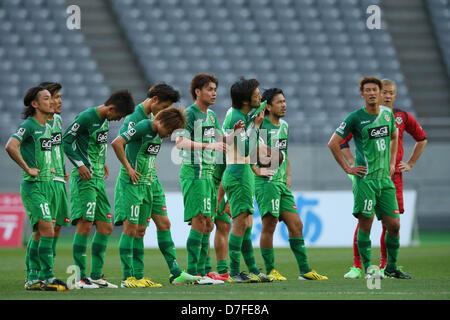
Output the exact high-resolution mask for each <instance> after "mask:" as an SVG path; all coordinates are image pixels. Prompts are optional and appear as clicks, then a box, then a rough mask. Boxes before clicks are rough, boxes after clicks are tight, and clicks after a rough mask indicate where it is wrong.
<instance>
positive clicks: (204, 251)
mask: <svg viewBox="0 0 450 320" xmlns="http://www.w3.org/2000/svg"><path fill="white" fill-rule="evenodd" d="M208 251H209V233H204V234H203V237H202V247H201V249H200V256H199V259H198V265H197V273H199V274H201V275H202V276H206V270H205V265H206V260H207V259H208Z"/></svg>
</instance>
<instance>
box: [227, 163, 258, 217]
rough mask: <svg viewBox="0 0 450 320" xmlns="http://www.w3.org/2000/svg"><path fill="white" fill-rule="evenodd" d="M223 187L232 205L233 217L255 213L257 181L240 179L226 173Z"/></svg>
mask: <svg viewBox="0 0 450 320" xmlns="http://www.w3.org/2000/svg"><path fill="white" fill-rule="evenodd" d="M222 186H223V189H224V190H225V193H226V194H227V199H228V202H229V203H230V210H231V217H232V218H235V217H237V216H238V215H240V214H241V213H243V212H247V211H248V212H250V214H253V213H254V212H255V205H254V202H253V196H254V194H255V181H254V179H253V177H251V178H249V179H238V178H236V177H234V176H233V175H231V174H229V173H228V172H226V171H225V173H224V174H223V179H222Z"/></svg>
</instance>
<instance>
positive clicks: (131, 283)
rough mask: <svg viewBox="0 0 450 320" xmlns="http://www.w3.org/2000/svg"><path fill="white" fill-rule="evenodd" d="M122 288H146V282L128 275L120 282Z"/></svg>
mask: <svg viewBox="0 0 450 320" xmlns="http://www.w3.org/2000/svg"><path fill="white" fill-rule="evenodd" d="M120 287H122V288H145V284H143V283H140V282H139V281H137V280H136V278H135V277H128V278H126V279H125V280H123V281H122V282H121V284H120Z"/></svg>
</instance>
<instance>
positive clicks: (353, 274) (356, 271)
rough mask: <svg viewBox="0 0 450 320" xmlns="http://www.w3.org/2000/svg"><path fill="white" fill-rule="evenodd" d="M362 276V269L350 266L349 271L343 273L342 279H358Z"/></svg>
mask: <svg viewBox="0 0 450 320" xmlns="http://www.w3.org/2000/svg"><path fill="white" fill-rule="evenodd" d="M361 277H362V270H361V269H360V268H357V267H351V268H350V271H349V272H347V273H346V274H345V275H344V279H359V278H361Z"/></svg>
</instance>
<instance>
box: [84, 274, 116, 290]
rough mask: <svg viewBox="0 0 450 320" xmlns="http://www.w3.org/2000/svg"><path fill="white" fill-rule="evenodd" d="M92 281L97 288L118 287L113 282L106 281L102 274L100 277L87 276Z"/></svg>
mask: <svg viewBox="0 0 450 320" xmlns="http://www.w3.org/2000/svg"><path fill="white" fill-rule="evenodd" d="M88 279H89V280H90V281H91V282H92V283H94V284H96V285H97V286H98V287H99V288H110V289H116V288H118V286H116V285H115V284H112V283H110V282H108V281H106V280H105V278H103V276H102V277H101V278H100V279H96V280H94V279H91V278H88Z"/></svg>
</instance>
